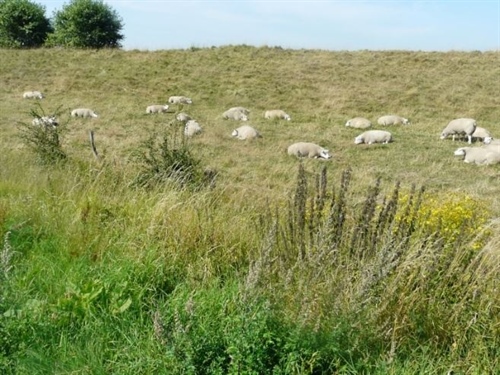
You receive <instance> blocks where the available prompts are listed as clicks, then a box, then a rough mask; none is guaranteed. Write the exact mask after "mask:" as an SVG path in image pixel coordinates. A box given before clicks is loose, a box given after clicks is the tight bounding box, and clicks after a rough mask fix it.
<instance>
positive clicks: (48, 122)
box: [31, 116, 59, 128]
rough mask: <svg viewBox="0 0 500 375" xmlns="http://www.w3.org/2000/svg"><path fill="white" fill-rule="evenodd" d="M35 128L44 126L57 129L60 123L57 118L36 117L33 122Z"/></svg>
mask: <svg viewBox="0 0 500 375" xmlns="http://www.w3.org/2000/svg"><path fill="white" fill-rule="evenodd" d="M31 123H32V124H33V125H34V126H44V127H45V128H49V127H51V128H55V127H56V126H58V125H59V121H57V118H56V117H55V116H42V117H36V118H34V119H33V121H32V122H31Z"/></svg>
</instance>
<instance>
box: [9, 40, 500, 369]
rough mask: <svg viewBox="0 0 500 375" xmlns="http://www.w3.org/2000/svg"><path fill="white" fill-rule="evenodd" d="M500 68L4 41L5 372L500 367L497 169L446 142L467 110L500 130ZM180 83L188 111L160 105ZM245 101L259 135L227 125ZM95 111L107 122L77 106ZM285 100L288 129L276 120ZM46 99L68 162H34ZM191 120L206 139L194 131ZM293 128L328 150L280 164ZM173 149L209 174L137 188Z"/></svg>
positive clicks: (360, 55) (439, 58) (400, 57)
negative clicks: (371, 134) (247, 136)
mask: <svg viewBox="0 0 500 375" xmlns="http://www.w3.org/2000/svg"><path fill="white" fill-rule="evenodd" d="M499 61H500V55H499V53H498V52H493V51H492V52H477V51H476V52H455V51H451V52H419V51H381V52H374V51H352V52H349V51H340V52H332V51H320V50H288V49H282V48H280V47H252V46H246V45H239V46H225V47H217V48H215V47H214V48H195V47H193V48H190V49H186V50H166V51H154V52H152V51H138V50H133V51H122V50H99V51H93V50H65V49H39V50H21V51H18V50H0V76H1V77H2V85H1V86H0V99H1V100H0V122H1V124H2V126H1V127H0V142H1V147H2V150H3V151H2V153H0V166H1V167H0V235H2V239H3V245H2V248H1V249H0V370H1V371H0V372H2V373H6V374H9V373H12V374H25V373H26V374H28V373H29V374H36V373H40V374H42V373H44V374H45V373H54V374H67V373H72V374H96V373H97V374H98V373H103V374H109V373H117V374H128V373H130V374H137V373H145V374H146V373H156V374H161V373H164V374H177V373H178V374H223V373H228V374H236V373H238V374H240V373H241V374H243V373H244V374H251V373H252V374H360V373H366V374H406V373H408V374H415V373H429V374H445V373H447V372H448V371H454V373H463V374H494V373H497V372H498V371H499V369H500V363H499V360H498V358H500V352H499V348H500V318H499V317H500V314H499V313H500V311H499V310H500V297H499V293H498V287H499V285H500V284H499V278H500V273H499V271H500V267H499V257H500V252H499V246H500V231H499V229H500V228H499V221H498V217H499V215H500V200H498V199H497V196H498V193H499V188H498V178H499V172H500V170H499V169H498V166H495V165H493V166H476V165H469V164H466V163H463V161H461V160H459V159H457V158H456V157H455V156H454V155H453V151H454V150H456V149H457V148H458V147H462V146H464V145H466V143H465V142H464V141H461V140H457V141H452V140H451V139H446V140H440V139H439V136H440V133H441V130H442V129H443V128H444V127H445V126H446V124H447V123H448V122H449V121H450V120H452V119H454V118H458V117H472V118H475V119H476V120H477V122H478V125H479V126H482V127H484V128H486V129H488V130H490V131H491V132H492V134H493V136H494V137H496V136H497V137H500V123H499V122H498V118H499V117H500V97H499V95H498V89H499V88H500V83H499V82H500V64H499ZM27 90H40V91H42V92H43V93H44V94H45V96H46V97H45V98H44V99H42V100H39V101H36V100H26V99H23V98H22V94H23V92H24V91H27ZM171 95H185V96H188V97H190V98H192V99H193V104H191V105H184V106H177V105H171V106H170V109H169V112H168V113H160V114H154V115H151V114H146V112H145V109H146V106H148V105H150V104H167V100H168V98H169V96H171ZM233 106H244V107H246V108H248V109H250V111H251V113H250V120H249V121H248V123H249V124H251V125H253V126H254V127H255V128H257V129H258V130H259V131H260V133H261V134H262V136H263V137H262V138H260V139H257V140H254V141H239V140H236V139H233V138H232V137H231V132H232V130H233V129H234V128H236V127H238V126H239V125H241V124H240V123H238V122H235V121H231V120H223V119H222V117H221V114H222V112H223V111H225V110H226V109H228V108H230V107H233ZM78 107H88V108H92V109H94V110H95V111H96V112H97V113H98V114H99V117H98V118H93V119H75V118H71V117H70V115H69V113H70V110H71V109H73V108H78ZM274 108H280V109H284V110H285V111H286V112H287V113H289V114H290V115H291V117H292V120H291V121H278V120H272V121H269V120H266V119H264V117H263V113H264V111H265V110H267V109H274ZM33 111H36V112H37V113H42V112H43V113H45V114H50V113H57V115H58V117H59V119H60V122H61V125H60V127H59V129H58V130H57V132H58V138H57V139H58V141H60V146H61V149H62V150H63V152H64V155H65V157H64V160H61V161H58V162H50V163H40V162H39V161H40V160H39V155H37V153H36V152H33V149H31V148H30V147H29V144H27V142H26V137H23V136H22V134H26V133H23V129H26V128H27V126H28V128H29V124H30V123H31V120H32V118H33V117H32V112H33ZM180 111H183V112H187V113H189V114H190V115H191V116H192V117H194V118H195V119H196V120H197V121H198V122H199V123H200V124H201V126H202V127H203V129H204V131H203V133H202V134H201V135H199V136H196V137H193V138H192V139H187V140H186V139H183V138H182V124H180V123H179V122H177V121H176V120H175V115H176V113H178V112H180ZM385 114H398V115H401V116H404V117H406V118H409V119H410V121H411V125H408V126H391V127H388V129H387V130H390V131H391V132H392V134H393V138H394V142H393V143H391V144H387V145H370V146H368V145H355V144H354V138H355V137H356V136H357V135H358V134H359V133H361V131H360V130H357V129H351V128H348V127H345V122H346V121H347V120H348V119H350V118H352V117H355V116H363V117H367V118H369V119H370V120H372V122H373V123H376V119H377V118H378V117H379V116H382V115H385ZM375 128H379V127H378V126H375ZM90 130H92V131H93V133H94V135H95V144H96V147H97V151H98V153H99V156H100V157H99V159H96V158H95V156H94V155H93V153H92V151H91V148H90V144H89V131H90ZM162 137H163V139H164V140H166V143H164V144H163V146H164V148H161V145H160V146H158V144H157V143H151V142H150V143H148V140H157V139H162ZM167 141H168V142H167ZM298 141H310V142H315V143H318V144H320V145H322V146H324V147H326V148H328V149H329V150H330V153H331V154H332V155H333V158H332V159H330V160H327V161H322V160H312V159H305V160H299V159H297V158H295V157H291V156H289V155H287V153H286V148H287V147H288V145H290V144H291V143H294V142H298ZM158 147H159V148H158ZM177 148H180V149H182V151H183V152H184V153H181V154H179V153H177V152H172V151H176V149H177ZM180 155H181V156H180ZM167 156H168V158H172V157H173V158H174V161H175V160H177V161H178V160H181V159H180V158H181V157H182V160H181V163H180V165H181V166H185V165H187V164H189V165H190V167H191V166H192V168H193V170H194V171H195V176H196V178H194V180H193V181H192V183H188V184H186V181H184V180H183V181H182V183H180V182H179V179H176V178H175V177H174V178H172V175H168V176H167V177H166V178H163V177H165V176H164V175H162V178H161V179H159V180H153V182H154V183H151V184H149V185H148V186H144V185H138V184H137V183H135V182H137V178H138V176H144V168H149V169H148V173H149V174H148V176H149V175H155V176H157V175H158V174H159V173H158V172H159V171H161V168H164V167H165V166H166V162H165V161H166V159H167ZM146 159H147V161H148V162H149V164H148V163H144V161H145V160H146ZM169 160H170V159H169ZM170 161H171V160H170ZM168 166H171V164H169V165H168ZM176 168H177V164H176ZM176 171H178V170H176ZM207 171H210V173H209V175H210V176H211V180H210V181H208V183H207V180H206V176H207V175H208V174H207Z"/></svg>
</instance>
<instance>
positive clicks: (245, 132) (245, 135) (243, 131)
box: [231, 125, 262, 141]
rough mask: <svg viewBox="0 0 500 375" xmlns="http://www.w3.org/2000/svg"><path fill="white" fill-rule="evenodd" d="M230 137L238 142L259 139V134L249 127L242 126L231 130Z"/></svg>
mask: <svg viewBox="0 0 500 375" xmlns="http://www.w3.org/2000/svg"><path fill="white" fill-rule="evenodd" d="M231 136H233V137H235V138H238V139H240V140H242V141H243V140H246V139H255V138H261V137H262V136H261V135H260V133H259V132H258V131H257V130H256V129H254V128H253V127H251V126H250V125H243V126H240V127H239V128H237V129H234V130H233V133H232V134H231Z"/></svg>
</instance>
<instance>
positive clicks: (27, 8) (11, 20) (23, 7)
mask: <svg viewBox="0 0 500 375" xmlns="http://www.w3.org/2000/svg"><path fill="white" fill-rule="evenodd" d="M50 32H52V26H51V25H50V21H49V19H48V18H47V17H45V7H44V6H42V5H39V4H35V3H33V2H32V1H30V0H0V47H4V48H32V47H40V46H42V45H43V44H44V42H45V40H46V38H47V35H48V34H49V33H50Z"/></svg>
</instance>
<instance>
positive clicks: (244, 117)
mask: <svg viewBox="0 0 500 375" xmlns="http://www.w3.org/2000/svg"><path fill="white" fill-rule="evenodd" d="M247 111H248V110H246V109H245V108H242V107H233V108H229V109H228V110H227V111H225V112H224V113H223V114H222V118H223V119H225V120H228V119H230V120H237V121H248V112H247Z"/></svg>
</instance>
